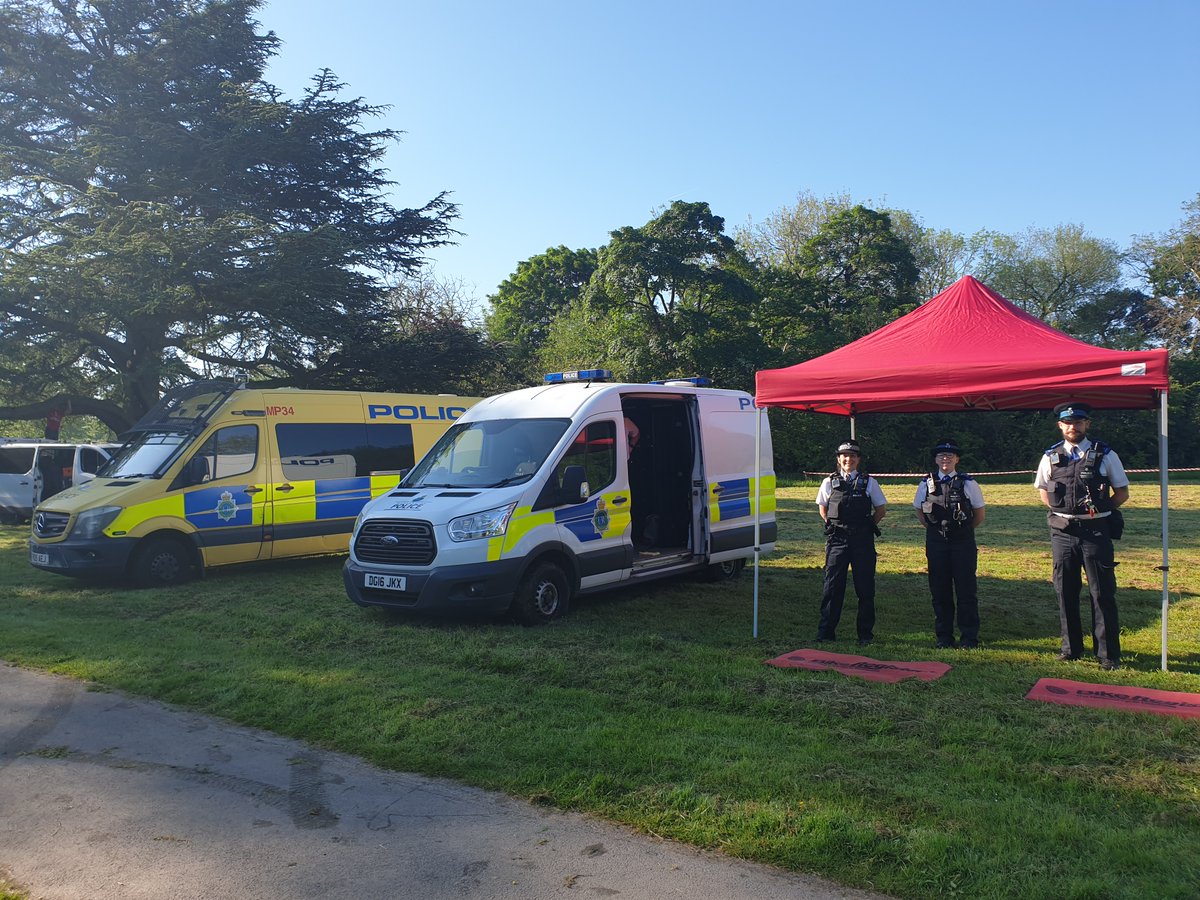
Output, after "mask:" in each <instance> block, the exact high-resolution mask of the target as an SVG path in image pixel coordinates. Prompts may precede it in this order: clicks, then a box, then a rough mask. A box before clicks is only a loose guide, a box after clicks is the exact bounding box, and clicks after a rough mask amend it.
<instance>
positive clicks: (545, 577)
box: [512, 562, 571, 625]
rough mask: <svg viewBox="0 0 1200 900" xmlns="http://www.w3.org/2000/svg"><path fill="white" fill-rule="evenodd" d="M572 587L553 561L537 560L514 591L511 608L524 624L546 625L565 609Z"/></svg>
mask: <svg viewBox="0 0 1200 900" xmlns="http://www.w3.org/2000/svg"><path fill="white" fill-rule="evenodd" d="M570 594H571V589H570V588H569V587H568V586H567V576H566V575H564V574H563V571H562V569H560V568H559V567H558V566H556V565H554V563H548V562H544V563H539V564H538V565H537V566H535V567H534V568H533V571H531V572H530V573H529V574H528V575H526V576H525V578H524V579H523V580H522V581H521V584H520V586H519V587H518V588H517V592H516V593H515V594H514V595H513V602H512V612H513V615H514V616H516V618H517V620H518V621H519V622H522V623H524V624H525V625H545V624H547V623H549V622H553V621H554V620H555V619H557V618H558V617H559V616H561V615H562V614H563V613H565V612H566V611H567V601H568V600H569V599H570Z"/></svg>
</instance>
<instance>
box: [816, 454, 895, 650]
mask: <svg viewBox="0 0 1200 900" xmlns="http://www.w3.org/2000/svg"><path fill="white" fill-rule="evenodd" d="M861 457H862V450H861V449H860V448H859V446H858V444H856V443H855V442H854V441H846V442H845V443H843V444H842V445H841V446H839V447H838V449H837V462H838V470H837V471H836V472H834V473H833V474H832V475H830V476H829V477H828V478H826V479H825V480H824V481H822V482H821V487H820V488H819V489H818V490H817V510H818V511H819V512H820V513H821V519H822V520H823V521H824V522H825V535H826V537H825V584H824V587H823V589H822V592H821V621H820V624H819V625H818V626H817V638H816V640H817V642H818V643H821V642H824V641H835V640H837V626H838V622H839V621H840V620H841V618H842V603H843V601H844V600H845V597H846V571H847V570H848V569H852V570H853V571H854V593H855V594H857V595H858V623H857V624H858V643H859V645H861V646H865V645H867V644H870V643H871V641H872V640H874V636H875V634H874V633H875V560H876V553H875V536H876V535H877V534H879V520H880V519H882V518H883V517H884V516H885V515H886V514H887V500H886V499H885V498H884V496H883V491H882V490H881V489H880V487H879V482H878V481H876V480H875V479H874V478H872V477H871V476H870V475H868V474H867V473H866V472H860V471H859V470H858V463H859V460H860V459H861Z"/></svg>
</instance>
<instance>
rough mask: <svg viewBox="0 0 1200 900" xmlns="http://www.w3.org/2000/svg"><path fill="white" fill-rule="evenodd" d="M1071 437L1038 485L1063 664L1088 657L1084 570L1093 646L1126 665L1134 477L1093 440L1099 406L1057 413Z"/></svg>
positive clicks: (1048, 457) (1046, 464)
mask: <svg viewBox="0 0 1200 900" xmlns="http://www.w3.org/2000/svg"><path fill="white" fill-rule="evenodd" d="M1054 416H1055V418H1056V419H1057V420H1058V428H1059V431H1061V432H1062V436H1063V440H1062V441H1059V442H1058V443H1057V444H1055V445H1054V446H1053V447H1051V448H1050V449H1049V450H1047V451H1046V452H1045V454H1043V456H1042V458H1041V460H1040V461H1039V463H1038V470H1037V475H1036V476H1035V478H1034V482H1033V486H1034V487H1035V488H1037V490H1038V493H1039V494H1040V495H1041V498H1042V502H1043V503H1044V504H1046V506H1047V507H1049V510H1050V512H1049V513H1047V515H1046V518H1047V521H1048V522H1049V523H1050V550H1051V554H1052V556H1053V559H1054V590H1055V593H1056V594H1057V595H1058V616H1059V623H1060V626H1061V630H1062V651H1061V652H1060V653H1059V654H1058V658H1059V659H1060V660H1071V659H1079V657H1080V656H1082V655H1083V626H1082V623H1081V622H1080V615H1079V594H1080V591H1081V590H1082V587H1083V581H1082V578H1081V577H1080V567H1082V568H1083V571H1084V572H1086V573H1087V581H1088V590H1089V591H1090V592H1091V595H1092V649H1093V651H1094V652H1095V654H1096V658H1097V659H1098V660H1099V661H1100V668H1102V669H1105V670H1107V671H1111V670H1113V669H1119V668H1120V667H1121V626H1120V623H1119V621H1118V619H1117V578H1116V572H1115V571H1114V569H1115V566H1116V563H1115V562H1114V561H1113V543H1112V538H1113V535H1114V534H1116V535H1118V536H1119V534H1120V530H1119V521H1120V513H1117V518H1115V519H1114V517H1113V513H1114V512H1115V511H1116V510H1117V508H1118V507H1119V506H1120V505H1121V504H1122V503H1124V502H1125V501H1126V500H1128V499H1129V478H1128V477H1127V476H1126V475H1125V467H1124V466H1123V465H1122V464H1121V459H1120V457H1118V456H1117V454H1116V452H1115V451H1114V450H1112V449H1111V448H1110V447H1109V446H1108V445H1106V444H1104V443H1101V442H1099V441H1096V442H1093V441H1092V440H1090V439H1089V438H1088V436H1087V432H1088V426H1089V425H1090V424H1091V409H1090V407H1088V406H1087V405H1085V404H1083V403H1061V404H1059V405H1058V406H1056V407H1055V408H1054Z"/></svg>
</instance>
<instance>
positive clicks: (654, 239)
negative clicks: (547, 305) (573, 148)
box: [540, 201, 757, 387]
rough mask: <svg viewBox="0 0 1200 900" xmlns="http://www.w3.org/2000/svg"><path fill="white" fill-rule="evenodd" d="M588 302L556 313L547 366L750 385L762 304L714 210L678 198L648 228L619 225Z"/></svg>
mask: <svg viewBox="0 0 1200 900" xmlns="http://www.w3.org/2000/svg"><path fill="white" fill-rule="evenodd" d="M611 238H612V239H611V240H610V241H609V243H608V244H607V245H606V246H604V247H602V248H601V249H600V251H599V254H598V259H599V264H598V266H597V268H596V272H595V274H594V275H593V276H592V279H591V281H590V282H589V284H588V287H587V289H586V290H585V291H584V294H583V297H582V298H581V299H582V302H579V303H576V304H574V305H573V306H572V307H571V308H570V309H569V310H568V311H566V312H565V313H562V314H560V315H558V316H557V317H556V318H555V319H554V322H553V323H552V325H551V326H550V328H549V330H548V333H547V345H546V348H544V350H543V351H542V353H541V354H540V359H541V361H542V362H543V364H545V365H551V366H558V365H571V366H572V367H574V366H582V365H585V364H602V365H605V366H608V367H610V368H612V369H614V370H615V371H617V372H618V373H619V374H620V375H621V376H622V377H626V378H632V379H635V380H638V379H647V378H662V377H665V376H668V375H707V376H710V377H714V378H715V379H716V380H718V381H719V382H720V383H721V384H722V385H724V386H727V387H733V386H738V387H745V386H748V384H749V382H750V381H752V378H753V372H754V368H755V365H756V362H757V360H756V353H757V341H756V340H754V338H753V334H752V332H751V330H750V318H751V313H752V310H753V306H754V302H755V299H756V296H755V293H754V289H753V287H752V285H751V283H750V280H749V279H748V277H747V276H748V264H747V263H746V260H745V258H744V257H743V255H742V254H741V253H740V252H739V251H738V249H737V246H736V244H735V243H734V241H733V239H732V238H730V237H729V236H728V235H726V234H725V221H724V219H722V218H721V217H720V216H717V215H714V214H713V212H712V210H711V209H710V208H709V206H708V204H707V203H702V202H694V203H688V202H683V201H676V202H674V203H672V204H671V205H670V206H669V207H667V208H666V209H664V210H663V211H662V212H661V213H660V214H659V215H657V216H655V217H654V218H653V219H651V220H650V221H649V222H647V223H646V224H645V225H642V226H639V227H634V226H626V227H624V228H618V229H617V230H616V231H613V232H612V234H611Z"/></svg>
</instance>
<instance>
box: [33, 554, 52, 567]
mask: <svg viewBox="0 0 1200 900" xmlns="http://www.w3.org/2000/svg"><path fill="white" fill-rule="evenodd" d="M29 561H30V562H31V563H33V564H34V565H35V566H48V565H50V554H49V553H38V552H37V551H36V550H30V551H29Z"/></svg>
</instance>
